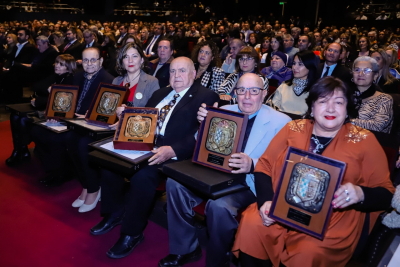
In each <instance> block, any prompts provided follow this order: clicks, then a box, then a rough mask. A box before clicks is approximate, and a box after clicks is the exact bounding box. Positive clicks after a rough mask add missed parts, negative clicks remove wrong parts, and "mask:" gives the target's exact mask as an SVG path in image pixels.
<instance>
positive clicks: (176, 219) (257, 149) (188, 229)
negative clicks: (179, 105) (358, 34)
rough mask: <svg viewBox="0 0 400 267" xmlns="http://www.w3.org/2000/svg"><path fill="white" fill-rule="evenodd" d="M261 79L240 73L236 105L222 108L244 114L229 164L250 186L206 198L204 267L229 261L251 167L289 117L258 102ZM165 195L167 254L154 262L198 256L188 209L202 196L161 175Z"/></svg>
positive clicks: (251, 195) (248, 199)
mask: <svg viewBox="0 0 400 267" xmlns="http://www.w3.org/2000/svg"><path fill="white" fill-rule="evenodd" d="M263 83H264V81H263V80H262V79H260V77H259V76H258V75H256V74H253V73H247V74H244V75H243V76H242V77H241V78H240V79H239V81H238V84H237V88H236V89H235V90H236V95H237V97H238V104H237V105H228V106H223V107H222V108H224V109H227V110H232V111H236V112H241V113H244V114H248V115H249V122H248V124H247V129H246V135H245V138H244V141H243V146H242V151H241V153H237V154H233V155H232V157H231V159H230V160H229V162H231V163H230V164H229V165H230V166H231V167H234V168H238V170H234V171H232V173H246V174H247V177H246V183H247V185H248V186H249V187H250V189H249V190H245V191H241V192H237V193H233V194H230V195H227V196H224V197H221V198H219V199H217V200H208V201H207V205H206V211H205V212H206V220H207V229H208V233H209V237H210V240H209V241H208V246H207V253H206V255H207V256H206V266H229V256H228V252H229V251H230V249H231V244H232V242H233V239H234V233H235V231H236V229H237V227H238V222H237V220H236V216H237V214H238V210H240V209H243V208H245V207H247V206H248V205H250V204H251V203H253V202H255V200H256V197H255V189H254V182H253V179H254V177H253V174H252V170H253V167H254V165H255V164H257V160H258V158H259V157H260V156H261V155H262V154H263V153H264V151H265V149H266V148H267V147H268V144H269V142H270V141H271V140H272V138H273V137H274V136H275V134H276V133H278V132H279V131H280V129H281V128H282V127H283V126H284V125H285V124H286V123H287V122H289V121H290V118H289V117H288V116H286V115H284V114H282V113H280V112H277V111H275V110H274V109H272V108H270V107H268V106H266V105H263V104H262V102H263V100H264V98H265V96H266V95H267V93H268V91H267V90H265V89H264V87H263V86H264V84H263ZM204 107H205V104H203V105H202V107H201V108H200V110H199V112H198V113H197V114H198V117H197V118H198V119H199V121H202V120H204V118H205V117H206V116H207V110H206V109H205V108H204ZM167 199H168V201H167V205H168V209H167V210H168V212H167V215H168V225H169V227H168V233H169V252H170V255H168V256H167V257H165V258H164V259H162V260H161V261H160V263H159V266H182V265H184V264H185V263H187V262H189V261H191V260H194V259H199V258H200V257H201V249H200V246H199V242H198V240H197V236H196V226H195V225H194V221H195V220H194V214H195V213H194V211H193V208H194V207H196V206H197V205H199V204H201V203H202V202H203V201H204V200H207V199H204V198H202V197H200V196H198V195H197V194H196V192H195V191H194V192H192V191H191V190H189V189H187V188H186V187H184V186H183V185H181V184H180V183H178V182H176V181H174V180H172V179H168V180H167Z"/></svg>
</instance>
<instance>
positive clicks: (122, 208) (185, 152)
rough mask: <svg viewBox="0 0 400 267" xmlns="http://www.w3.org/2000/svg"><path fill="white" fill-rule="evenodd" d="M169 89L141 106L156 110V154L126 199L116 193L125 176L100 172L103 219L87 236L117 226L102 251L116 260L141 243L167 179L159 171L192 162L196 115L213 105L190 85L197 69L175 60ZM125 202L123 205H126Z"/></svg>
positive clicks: (214, 96)
mask: <svg viewBox="0 0 400 267" xmlns="http://www.w3.org/2000/svg"><path fill="white" fill-rule="evenodd" d="M169 71H170V80H169V82H170V84H171V87H164V88H161V89H159V90H157V91H155V92H154V93H153V95H152V97H151V98H150V99H149V101H148V102H147V105H146V107H155V108H158V109H159V117H158V121H157V127H156V132H155V136H156V138H155V140H156V141H155V145H156V146H157V147H158V148H157V149H154V150H153V151H152V152H153V153H154V154H155V155H154V156H152V157H151V158H150V159H149V165H148V166H146V167H143V168H142V169H139V170H138V171H137V172H136V173H135V174H134V175H133V176H132V177H127V178H129V180H130V191H129V194H128V196H127V197H126V198H125V196H124V195H123V194H122V193H121V192H122V189H123V187H124V177H123V176H121V175H119V174H116V173H114V172H111V171H108V170H105V169H103V170H102V175H101V176H102V201H101V213H102V215H103V216H104V218H103V220H102V221H101V222H99V223H98V224H97V225H96V226H94V227H93V228H92V229H91V230H90V232H91V234H93V235H102V234H105V233H107V232H109V231H110V230H111V229H113V228H114V227H115V226H116V225H118V224H122V227H121V235H120V238H119V240H118V241H117V243H116V244H115V245H114V246H113V247H112V248H111V249H110V250H109V251H108V252H107V256H109V257H110V258H114V259H118V258H123V257H125V256H127V255H129V254H130V253H131V252H132V251H133V249H134V248H135V247H136V246H137V245H138V244H139V243H140V242H142V241H143V238H144V236H143V231H144V229H145V227H146V225H147V220H148V216H149V214H150V212H151V207H152V202H153V200H154V196H155V193H156V189H157V187H158V185H159V183H160V181H162V180H163V179H166V178H167V177H165V175H163V174H162V173H161V172H160V171H159V168H160V167H162V166H163V164H164V163H170V162H173V161H174V160H184V159H188V158H190V157H192V155H193V151H194V147H195V144H196V139H195V134H196V132H197V130H198V128H199V123H198V121H197V119H196V114H197V110H198V108H199V107H200V105H201V104H202V103H206V104H208V105H212V104H213V103H214V102H216V101H218V95H217V94H216V93H214V92H213V91H210V90H209V89H207V88H205V87H203V86H201V85H199V84H194V83H193V82H194V79H195V77H196V70H195V68H194V64H193V62H192V61H191V60H190V59H189V58H186V57H179V58H177V59H174V60H173V61H172V62H171V65H170V68H169ZM125 199H126V201H125Z"/></svg>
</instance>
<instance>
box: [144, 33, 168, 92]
mask: <svg viewBox="0 0 400 267" xmlns="http://www.w3.org/2000/svg"><path fill="white" fill-rule="evenodd" d="M157 46H158V47H157V55H158V58H157V59H154V60H152V61H150V64H149V67H150V74H151V75H153V76H154V77H156V78H157V79H158V82H159V84H160V87H161V88H162V87H165V86H167V85H168V84H169V65H170V64H171V62H172V60H173V59H174V57H173V56H172V55H173V54H174V43H173V41H172V40H170V39H168V38H165V37H163V38H161V40H160V41H159V42H158V44H157Z"/></svg>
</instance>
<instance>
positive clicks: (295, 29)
mask: <svg viewBox="0 0 400 267" xmlns="http://www.w3.org/2000/svg"><path fill="white" fill-rule="evenodd" d="M291 31H296V32H301V30H300V28H299V27H293V28H292V29H291Z"/></svg>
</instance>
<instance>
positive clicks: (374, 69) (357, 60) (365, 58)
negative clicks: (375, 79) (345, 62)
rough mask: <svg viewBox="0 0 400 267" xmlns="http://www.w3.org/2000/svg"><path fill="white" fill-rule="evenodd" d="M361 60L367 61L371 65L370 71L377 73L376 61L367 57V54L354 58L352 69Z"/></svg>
mask: <svg viewBox="0 0 400 267" xmlns="http://www.w3.org/2000/svg"><path fill="white" fill-rule="evenodd" d="M361 61H366V62H369V63H370V64H371V66H372V72H374V73H378V72H379V65H378V62H377V61H376V60H375V59H374V58H372V57H369V56H362V57H358V58H357V59H356V60H354V63H353V69H354V68H355V66H356V64H357V63H358V62H361Z"/></svg>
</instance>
